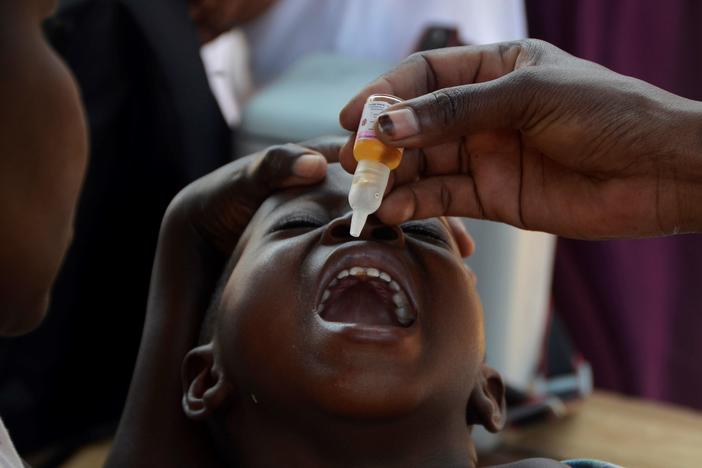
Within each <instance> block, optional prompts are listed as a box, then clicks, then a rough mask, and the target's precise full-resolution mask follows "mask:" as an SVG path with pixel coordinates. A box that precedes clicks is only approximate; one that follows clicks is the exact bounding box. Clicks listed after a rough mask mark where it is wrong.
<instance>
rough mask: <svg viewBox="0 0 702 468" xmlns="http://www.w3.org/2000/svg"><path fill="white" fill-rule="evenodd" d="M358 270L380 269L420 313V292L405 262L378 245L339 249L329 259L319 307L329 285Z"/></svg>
mask: <svg viewBox="0 0 702 468" xmlns="http://www.w3.org/2000/svg"><path fill="white" fill-rule="evenodd" d="M354 266H361V267H366V268H368V267H371V268H377V269H378V270H380V271H384V272H386V273H387V274H389V275H390V276H392V279H393V280H395V281H396V282H397V284H399V285H400V287H401V288H402V290H403V291H404V293H405V295H406V296H407V299H408V300H409V302H410V304H409V305H410V307H412V309H413V310H414V311H415V313H417V312H418V311H419V307H417V297H416V289H415V288H414V287H413V286H414V285H413V284H412V283H413V281H412V277H411V275H410V271H409V270H408V269H407V267H406V266H405V265H404V264H403V261H402V260H401V258H400V257H399V256H398V255H397V254H396V253H394V252H393V248H392V247H389V246H383V245H380V244H378V243H373V242H365V241H357V242H352V243H348V244H346V245H342V246H340V247H338V248H336V249H335V250H334V251H333V252H332V253H331V254H330V255H329V257H328V258H327V260H326V262H325V263H324V266H323V268H322V273H321V275H320V286H319V289H318V292H317V297H316V298H315V307H316V306H318V305H319V303H320V302H321V299H322V294H323V293H324V290H325V289H326V288H327V286H328V285H329V283H330V282H331V281H332V280H333V279H334V278H336V275H337V274H338V273H339V272H340V271H342V270H347V269H350V268H351V267H354Z"/></svg>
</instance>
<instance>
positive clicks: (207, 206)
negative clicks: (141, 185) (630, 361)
mask: <svg viewBox="0 0 702 468" xmlns="http://www.w3.org/2000/svg"><path fill="white" fill-rule="evenodd" d="M342 143H343V140H339V139H336V140H334V141H332V140H328V139H326V140H318V141H313V142H307V143H305V147H303V146H298V145H285V146H281V147H274V148H271V149H269V150H266V151H262V152H260V153H258V154H254V155H251V156H248V157H246V158H242V159H239V160H237V161H235V162H232V163H230V164H228V165H226V166H224V167H222V168H221V169H218V170H217V171H215V172H213V173H211V174H208V175H207V176H205V177H203V178H201V179H199V180H197V181H195V182H193V183H192V184H190V185H189V186H188V187H186V188H185V189H183V190H182V191H181V193H179V194H178V196H176V197H175V199H174V200H173V201H172V202H171V205H170V206H169V208H168V210H167V212H166V214H165V216H164V220H163V223H162V225H161V232H160V235H159V244H158V249H157V252H156V259H155V261H154V270H153V274H152V280H151V288H150V293H149V302H148V310H147V317H146V323H145V327H144V334H143V338H142V346H141V347H140V350H139V358H138V360H137V363H136V368H135V371H134V377H133V379H132V384H131V388H130V395H129V397H128V398H127V404H126V406H125V409H124V413H123V415H122V419H121V421H120V426H119V429H118V431H117V434H116V436H115V439H114V442H113V446H112V452H111V454H110V457H109V460H108V462H107V466H110V467H112V466H114V467H122V466H130V467H142V466H143V467H154V466H164V467H178V466H183V467H191V466H216V464H215V463H216V461H215V459H214V457H213V453H214V451H213V449H212V447H211V438H210V437H209V436H208V435H207V434H206V432H204V431H202V430H201V428H199V427H196V426H194V425H193V424H192V423H190V422H189V421H188V420H187V418H186V417H185V416H184V414H183V412H182V411H181V409H180V407H181V401H180V400H181V399H180V395H181V376H180V366H181V363H182V361H183V358H184V357H185V355H186V354H187V353H188V351H189V350H190V349H192V348H193V347H194V346H196V344H197V340H198V330H199V328H200V325H201V323H202V320H203V314H204V312H205V310H206V309H207V307H208V305H209V303H210V301H211V297H212V293H213V290H214V287H215V284H216V282H217V278H218V277H219V275H220V274H221V271H222V267H223V264H224V263H225V261H226V259H227V258H228V257H229V256H230V255H231V252H232V250H233V249H234V246H235V245H236V243H237V241H238V239H239V237H240V236H241V234H242V232H243V230H244V228H245V227H246V225H247V224H248V222H249V221H250V219H251V217H252V216H253V215H254V213H255V212H256V210H257V209H258V207H259V206H260V204H261V203H262V202H263V201H265V200H266V199H267V198H268V197H269V196H270V195H271V194H272V193H274V192H275V191H277V190H280V189H283V188H287V187H290V186H294V185H308V184H313V183H318V182H319V181H321V180H322V179H323V178H324V177H325V175H326V170H327V160H331V161H333V160H336V159H337V157H338V151H339V147H340V145H341V144H342ZM454 226H456V224H455V223H454ZM454 236H455V237H456V239H458V242H457V245H459V246H461V249H462V250H461V251H462V252H463V253H464V254H465V255H467V254H468V253H469V252H470V249H472V241H470V238H469V237H468V236H467V234H466V233H465V230H459V229H454Z"/></svg>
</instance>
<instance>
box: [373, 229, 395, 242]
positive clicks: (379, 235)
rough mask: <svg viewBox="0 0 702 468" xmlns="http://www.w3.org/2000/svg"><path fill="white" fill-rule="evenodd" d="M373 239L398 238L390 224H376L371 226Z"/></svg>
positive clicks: (392, 239)
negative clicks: (373, 226)
mask: <svg viewBox="0 0 702 468" xmlns="http://www.w3.org/2000/svg"><path fill="white" fill-rule="evenodd" d="M372 236H373V239H376V240H379V241H394V240H397V239H398V237H399V236H398V235H397V230H396V229H394V228H392V227H390V226H377V227H375V228H373V233H372Z"/></svg>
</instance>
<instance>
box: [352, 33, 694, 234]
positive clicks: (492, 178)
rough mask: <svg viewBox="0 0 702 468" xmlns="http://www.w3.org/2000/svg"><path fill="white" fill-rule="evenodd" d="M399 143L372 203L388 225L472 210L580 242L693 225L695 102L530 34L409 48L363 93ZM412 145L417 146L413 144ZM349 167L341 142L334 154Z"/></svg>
mask: <svg viewBox="0 0 702 468" xmlns="http://www.w3.org/2000/svg"><path fill="white" fill-rule="evenodd" d="M376 93H383V94H394V95H397V96H399V97H400V98H403V99H407V100H406V101H404V102H402V103H399V104H395V105H393V106H392V107H390V108H389V109H387V110H386V111H384V112H383V114H381V115H380V117H379V120H378V125H377V128H376V130H377V131H378V136H379V138H380V139H381V140H382V141H383V142H384V143H386V144H389V145H392V146H396V147H404V148H407V150H406V151H405V157H404V158H403V161H402V163H401V164H400V166H399V167H398V169H396V170H395V171H393V174H392V175H391V177H390V181H389V185H390V186H391V187H393V189H392V191H391V192H390V193H388V194H387V195H386V197H385V200H384V201H383V204H382V206H381V207H380V209H379V210H378V212H377V215H378V217H379V218H381V219H382V220H383V221H385V222H387V223H392V224H397V223H401V222H404V221H406V220H408V219H412V218H426V217H431V216H437V215H456V216H470V217H476V218H486V219H491V220H496V221H502V222H506V223H509V224H512V225H514V226H517V227H521V228H525V229H533V230H543V231H548V232H552V233H555V234H560V235H564V236H569V237H577V238H608V237H636V236H649V235H662V234H671V233H676V232H687V231H697V230H702V103H699V102H695V101H691V100H688V99H684V98H681V97H679V96H675V95H673V94H670V93H668V92H666V91H664V90H661V89H659V88H656V87H654V86H652V85H650V84H647V83H645V82H642V81H640V80H636V79H633V78H630V77H626V76H622V75H619V74H617V73H614V72H612V71H610V70H608V69H606V68H604V67H601V66H599V65H596V64H594V63H591V62H588V61H585V60H581V59H578V58H575V57H573V56H571V55H568V54H566V53H565V52H563V51H561V50H559V49H558V48H556V47H554V46H552V45H550V44H547V43H544V42H541V41H535V40H525V41H520V42H514V43H503V44H493V45H488V46H478V47H472V46H468V47H457V48H451V49H443V50H434V51H429V52H423V53H420V54H415V55H413V56H411V57H410V58H408V59H407V60H405V61H404V62H403V63H402V64H400V65H399V66H398V67H397V68H395V69H394V70H392V71H390V72H388V73H386V74H385V75H383V76H381V77H380V78H379V79H377V80H376V81H374V82H373V83H371V84H370V85H368V86H367V87H366V88H365V89H364V90H363V91H361V92H360V93H359V94H358V95H357V96H356V97H355V98H353V99H352V100H351V101H350V102H349V104H348V105H347V106H346V107H345V108H344V110H343V111H342V113H341V123H342V125H343V126H344V127H346V128H347V129H349V130H355V129H356V127H357V125H358V123H359V120H360V115H361V109H362V107H363V104H364V102H365V100H366V98H367V97H368V96H369V95H371V94H376ZM410 148H414V150H410ZM341 161H342V164H344V166H345V167H346V168H347V169H348V170H350V171H352V170H353V169H354V167H355V161H354V159H353V158H352V155H351V142H349V143H347V145H346V146H345V148H344V149H343V150H342V153H341Z"/></svg>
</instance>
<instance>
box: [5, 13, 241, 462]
mask: <svg viewBox="0 0 702 468" xmlns="http://www.w3.org/2000/svg"><path fill="white" fill-rule="evenodd" d="M46 32H47V36H48V37H49V39H50V41H51V42H52V43H53V45H54V47H55V48H56V50H57V51H58V52H59V54H60V55H61V56H62V57H63V58H64V60H65V61H66V62H67V63H68V65H69V67H70V68H71V69H72V70H73V73H74V74H75V76H76V78H77V81H78V83H79V86H80V89H81V92H82V97H83V101H84V104H85V107H86V110H87V115H88V120H89V127H90V139H91V143H90V147H91V159H90V165H89V169H88V173H87V177H86V180H85V186H84V188H83V191H82V195H81V200H80V206H79V210H78V217H77V221H76V232H75V237H74V242H73V245H72V247H71V250H70V252H69V254H68V256H67V258H66V261H65V263H64V265H63V268H62V271H61V274H60V276H59V279H58V282H57V284H56V286H55V289H54V295H53V300H52V304H51V307H50V311H49V316H48V319H47V320H46V322H45V323H44V324H43V325H42V326H41V328H40V329H39V330H38V331H36V332H34V333H33V334H31V335H29V336H27V337H24V338H21V339H14V340H3V341H0V375H1V376H2V378H0V414H2V415H3V419H4V420H5V422H6V424H7V426H8V428H9V429H10V430H11V432H12V434H13V438H14V440H15V441H16V444H17V446H18V449H19V450H20V451H23V452H26V451H28V450H36V449H38V448H44V447H46V446H47V444H55V443H59V445H60V446H61V450H59V452H60V453H61V452H63V448H68V449H70V446H71V445H75V444H77V443H81V442H82V441H83V440H85V438H86V437H90V436H91V433H92V434H95V435H100V434H99V433H100V432H108V431H110V430H111V429H112V428H113V426H114V425H115V424H116V421H117V418H118V417H119V414H120V411H121V408H122V405H123V402H124V399H125V396H126V392H127V388H128V385H129V381H130V377H131V373H132V367H133V364H134V359H135V356H136V352H137V348H138V345H139V339H140V335H141V327H142V324H143V317H144V312H145V308H146V296H147V291H148V284H149V275H150V272H151V262H152V260H153V257H154V250H155V246H156V240H157V235H158V228H159V223H160V220H161V217H162V215H163V213H164V210H165V208H166V206H167V205H168V202H169V201H170V200H171V198H172V197H173V196H174V195H175V194H176V193H177V192H178V190H179V189H180V188H182V187H183V186H185V185H186V184H187V183H188V182H190V181H192V180H193V179H195V178H197V177H199V176H201V175H203V174H205V173H207V172H209V171H211V170H213V169H215V168H216V167H218V166H220V165H221V164H223V163H225V162H226V161H227V160H228V159H229V157H230V154H231V151H230V147H231V133H230V130H229V128H228V127H227V125H226V123H225V121H224V119H223V118H222V115H221V113H220V111H219V108H218V106H217V103H216V101H215V100H214V97H213V96H212V94H211V92H210V89H209V86H208V83H207V78H206V75H205V71H204V68H203V65H202V62H201V60H200V55H199V42H198V39H197V37H196V34H195V30H194V28H193V26H192V24H191V22H190V18H189V16H188V13H187V5H186V1H185V0H72V1H65V2H63V3H62V5H61V7H60V9H59V11H58V12H57V14H56V15H55V17H54V18H52V19H50V20H49V21H48V22H47V24H46ZM96 430H97V433H96V432H95V431H96ZM58 457H59V458H60V454H59V456H58Z"/></svg>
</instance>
